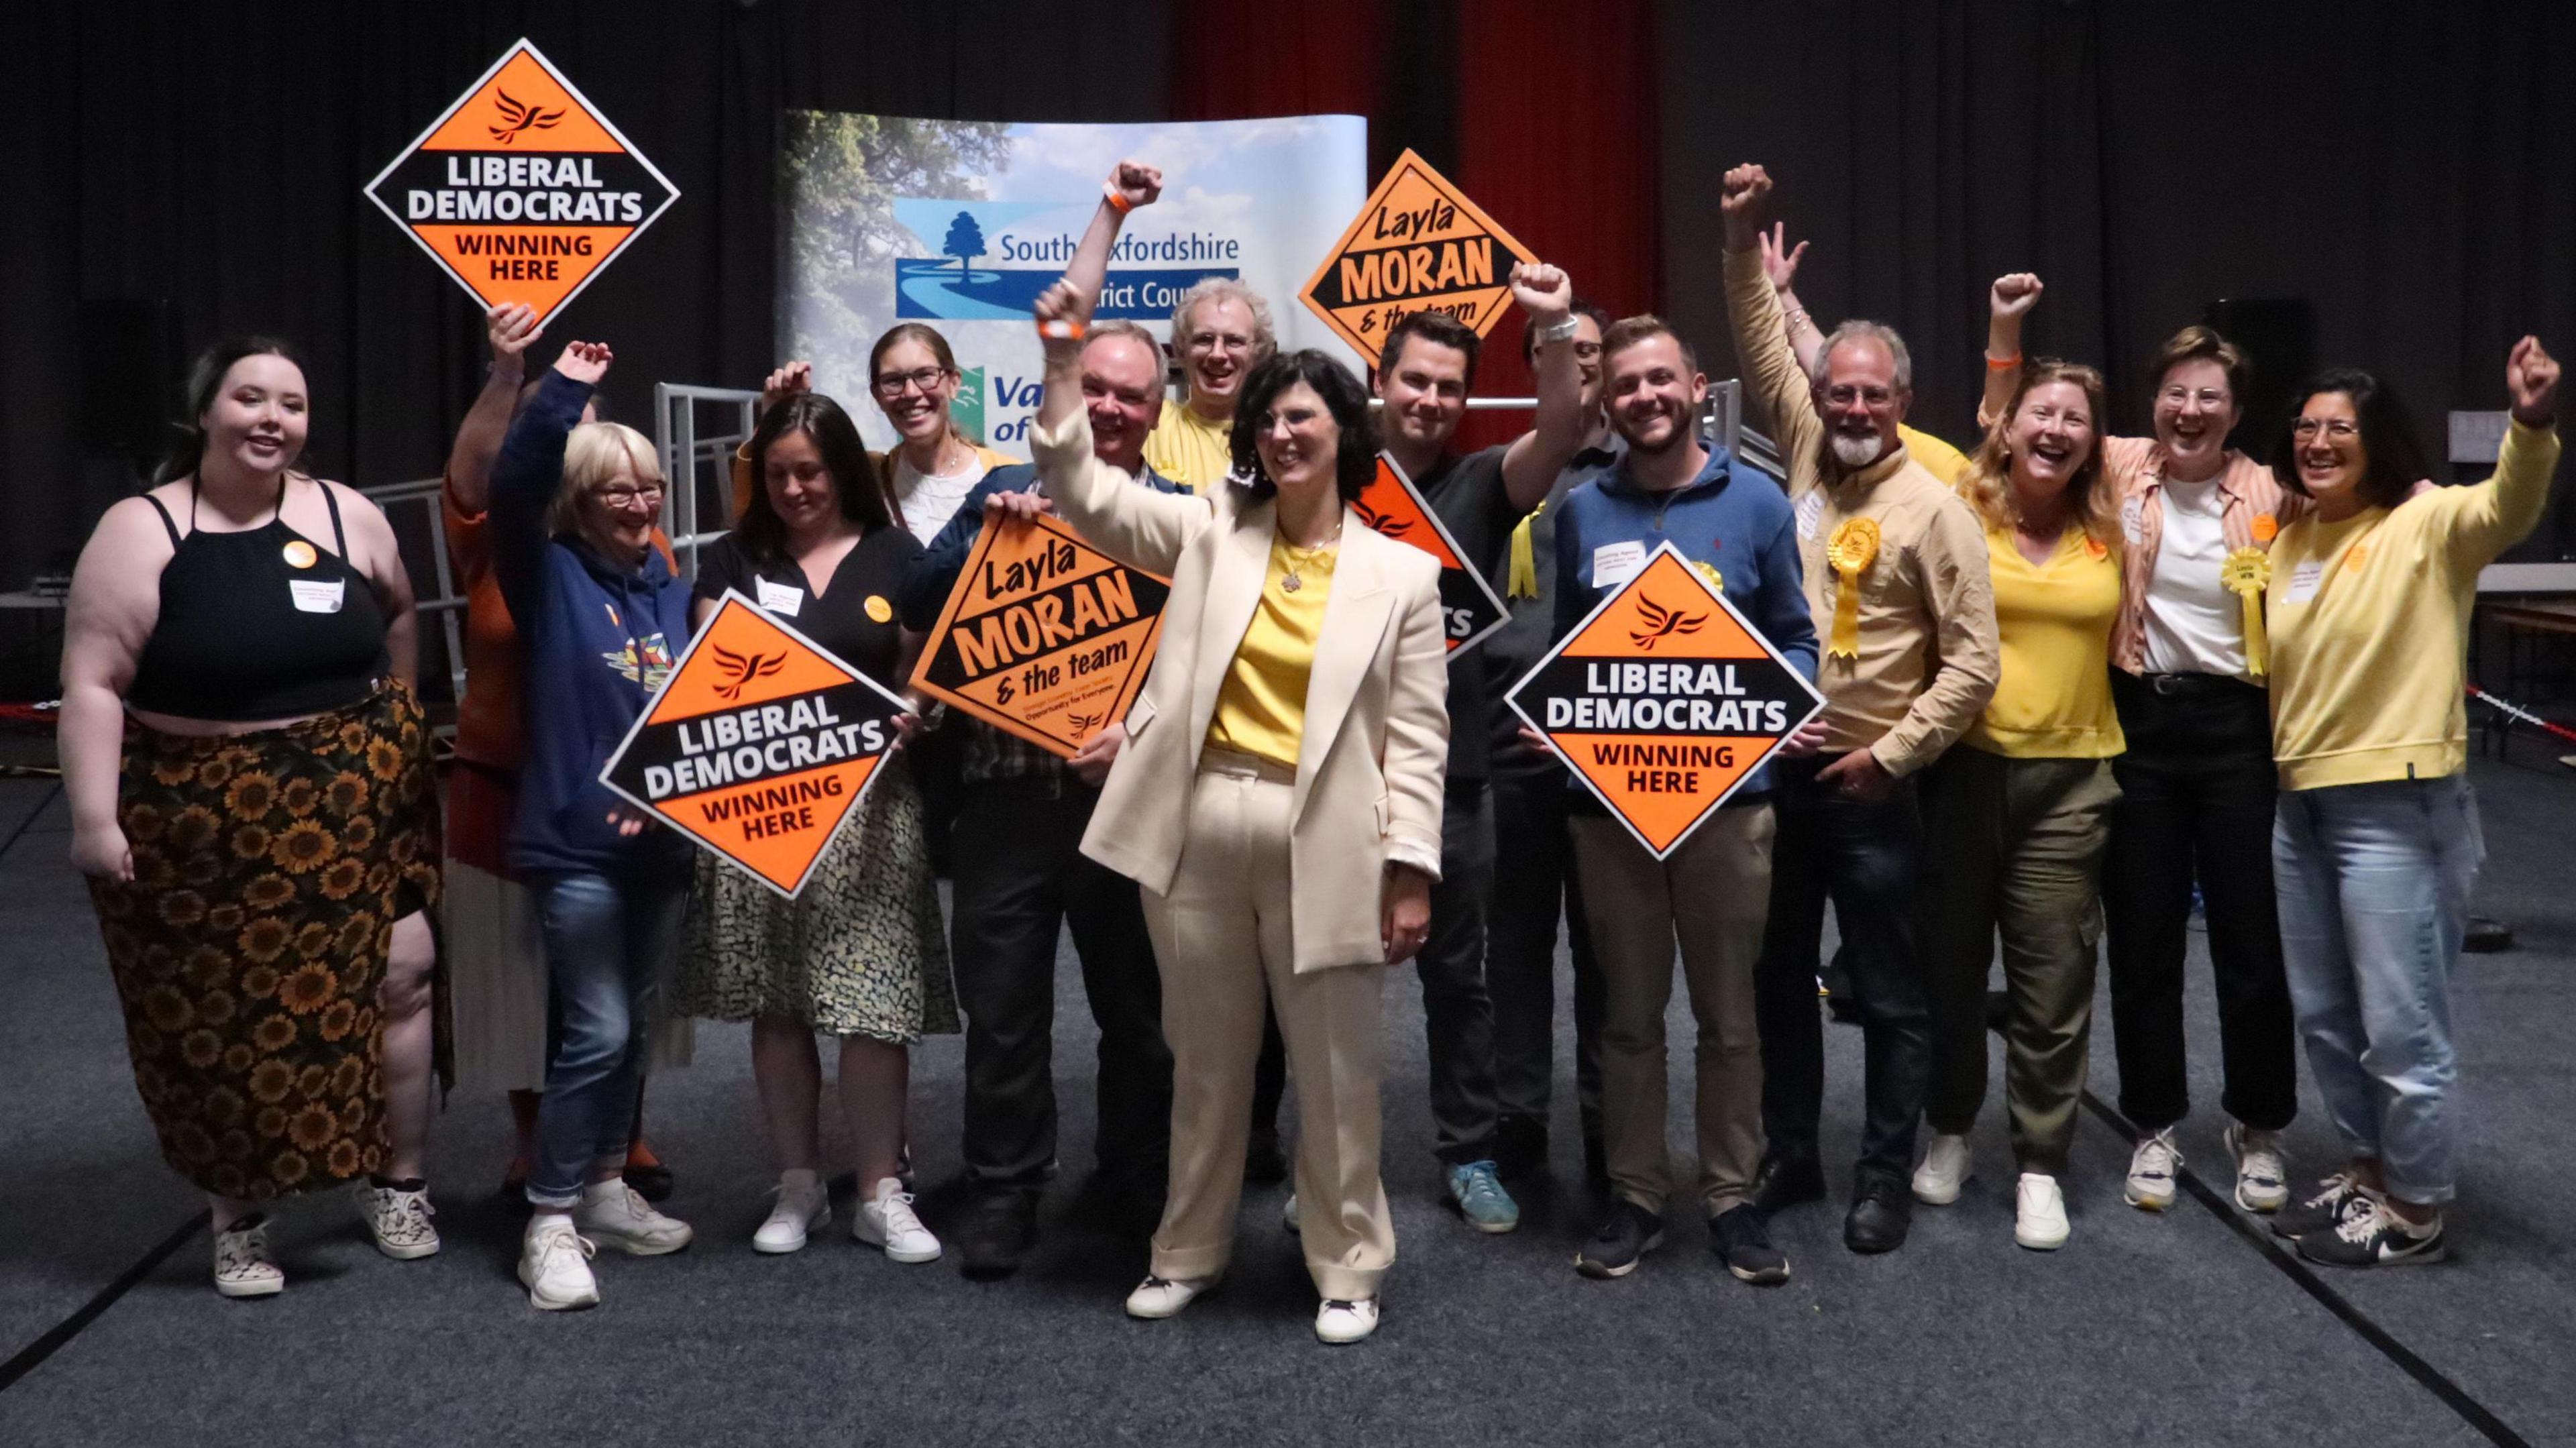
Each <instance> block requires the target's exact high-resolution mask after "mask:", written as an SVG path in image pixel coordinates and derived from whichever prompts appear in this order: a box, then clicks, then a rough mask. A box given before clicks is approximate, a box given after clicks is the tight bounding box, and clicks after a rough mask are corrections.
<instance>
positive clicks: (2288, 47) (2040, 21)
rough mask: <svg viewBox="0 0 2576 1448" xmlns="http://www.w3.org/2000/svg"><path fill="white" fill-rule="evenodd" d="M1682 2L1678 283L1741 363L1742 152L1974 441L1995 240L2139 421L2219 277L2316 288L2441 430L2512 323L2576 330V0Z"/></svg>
mask: <svg viewBox="0 0 2576 1448" xmlns="http://www.w3.org/2000/svg"><path fill="white" fill-rule="evenodd" d="M1662 24H1663V33H1664V37H1665V42H1666V43H1665V45H1664V47H1663V63H1664V64H1665V66H1666V67H1667V69H1666V71H1665V78H1666V83H1665V84H1664V86H1663V88H1662V95H1663V97H1664V101H1663V129H1664V134H1665V138H1666V140H1665V145H1664V149H1663V157H1664V161H1663V167H1664V185H1665V197H1666V206H1665V218H1666V221H1665V227H1666V230H1665V244H1664V257H1665V272H1666V289H1667V294H1668V297H1669V298H1670V306H1671V309H1672V311H1673V313H1674V314H1675V316H1676V319H1677V320H1678V322H1679V323H1680V324H1681V325H1682V326H1683V328H1684V330H1685V331H1686V332H1687V333H1688V334H1689V335H1691V336H1692V337H1693V338H1694V339H1695V340H1696V341H1698V342H1699V343H1700V344H1701V347H1702V352H1703V355H1706V356H1709V357H1711V358H1712V359H1715V360H1716V361H1717V362H1718V363H1719V364H1720V365H1723V363H1724V360H1725V359H1728V358H1730V357H1731V356H1732V355H1733V353H1732V348H1731V347H1730V346H1729V345H1728V336H1727V329H1726V316H1725V305H1724V298H1723V294H1722V291H1721V288H1720V284H1719V263H1718V258H1719V252H1720V229H1719V224H1718V207H1717V194H1718V178H1719V176H1720V175H1721V174H1722V173H1723V171H1724V170H1725V168H1726V167H1727V166H1728V165H1730V164H1732V163H1734V162H1736V161H1743V160H1758V161H1761V162H1763V163H1764V164H1765V165H1767V166H1768V167H1769V168H1770V169H1771V172H1772V174H1773V176H1774V177H1775V178H1776V179H1777V180H1778V181H1779V182H1780V184H1781V188H1782V192H1781V195H1780V197H1779V206H1778V211H1779V214H1780V216H1781V217H1782V219H1784V220H1785V221H1786V222H1787V223H1788V225H1789V229H1790V232H1791V234H1792V235H1793V236H1805V237H1810V238H1812V239H1813V240H1814V242H1815V248H1814V250H1813V251H1811V252H1810V253H1809V256H1808V260H1807V262H1806V264H1805V266H1804V268H1803V269H1802V271H1801V273H1800V276H1799V282H1798V286H1799V292H1800V295H1801V298H1802V299H1803V300H1805V301H1806V302H1808V303H1809V304H1810V305H1811V306H1812V307H1813V308H1814V309H1815V311H1816V312H1817V314H1818V316H1819V318H1820V319H1822V320H1824V321H1825V322H1826V324H1827V325H1830V324H1831V320H1832V319H1834V318H1837V317H1841V316H1844V315H1863V316H1873V317H1878V318H1881V319H1883V320H1886V321H1889V322H1891V323H1893V324H1895V325H1896V326H1897V327H1898V328H1899V329H1901V330H1902V331H1903V332H1904V333H1905V335H1906V338H1907V340H1908V342H1909V343H1910V344H1911V346H1912V349H1913V352H1914V359H1915V374H1916V376H1915V387H1916V392H1917V403H1916V419H1915V420H1916V422H1917V425H1918V426H1922V427H1924V428H1926V429H1928V430H1930V431H1933V432H1935V433H1939V434H1941V435H1943V436H1945V437H1947V438H1949V439H1950V440H1952V441H1954V442H1958V443H1960V444H1962V445H1966V444H1968V443H1969V442H1971V441H1972V436H1973V428H1974V411H1975V405H1976V395H1977V389H1978V388H1979V386H1980V385H1981V383H1982V376H1981V373H1980V371H1979V363H1978V356H1979V354H1980V351H1981V349H1982V346H1983V343H1984V338H1985V289H1986V286H1987V283H1989V282H1990V281H1991V280H1992V279H1993V278H1994V277H1995V276H1996V275H1997V274H1999V273H2001V272H2005V271H2019V270H2030V271H2036V272H2038V273H2040V274H2041V275H2042V277H2044V278H2045V279H2046V281H2047V283H2048V294H2047V297H2046V299H2045V300H2044V301H2043V303H2042V305H2041V309H2040V311H2039V313H2038V314H2037V315H2036V317H2035V318H2034V320H2033V322H2032V324H2031V328H2030V335H2029V337H2028V343H2029V345H2030V347H2031V349H2032V350H2033V351H2036V352H2048V353H2055V354H2060V355H2064V356H2068V357H2072V358H2075V359H2077V360H2081V361H2088V362H2093V363H2096V364H2097V365H2101V366H2102V367H2104V369H2105V370H2106V371H2107V372H2108V373H2109V375H2110V380H2111V384H2112V407H2111V420H2112V422H2113V424H2114V426H2115V427H2116V428H2118V429H2119V430H2120V431H2122V432H2143V431H2144V430H2145V429H2146V427H2147V416H2146V412H2147V403H2146V389H2147V386H2148V384H2149V381H2150V379H2149V378H2147V377H2146V376H2145V375H2144V374H2145V366H2146V362H2147V359H2148V358H2149V356H2151V354H2152V353H2153V351H2154V349H2155V347H2156V345H2157V344H2158V343H2159V342H2160V341H2162V340H2163V339H2164V338H2165V337H2166V336H2167V335H2169V334H2170V333H2171V332H2173V331H2174V329H2176V328H2177V327H2180V326H2182V325H2184V324H2186V323H2188V322H2192V321H2196V320H2199V319H2200V317H2201V315H2202V312H2203V308H2204V305H2205V304H2206V303H2208V302H2211V301H2213V300H2217V299H2221V298H2229V299H2242V298H2296V299H2304V300H2306V301H2307V302H2308V303H2309V304H2310V305H2311V307H2312V308H2313V310H2314V314H2315V317H2316V354H2317V357H2318V359H2319V360H2320V361H2323V362H2328V363H2349V364H2353V365H2360V366H2365V367H2369V368H2371V369H2373V370H2375V371H2377V372H2379V373H2380V374H2381V375H2382V376H2384V377H2385V378H2387V379H2388V380H2390V381H2391V382H2392V383H2393V384H2394V385H2395V386H2396V387H2397V388H2398V389H2399V390H2400V392H2401V393H2402V394H2403V395H2404V396H2405V398H2406V399H2407V401H2408V404H2409V406H2410V409H2411V411H2412V413H2413V415H2414V418H2415V421H2416V424H2417V426H2418V428H2419V429H2420V430H2421V431H2422V433H2423V435H2424V440H2425V442H2426V443H2427V445H2428V446H2429V447H2430V448H2431V449H2433V454H2434V456H2435V457H2439V456H2441V450H2442V445H2443V439H2444V417H2443V414H2444V413H2445V412H2447V411H2448V410H2450V409H2453V408H2468V409H2493V408H2500V407H2502V406H2503V405H2504V384H2503V372H2504V355H2505V349H2506V347H2507V346H2508V345H2509V344H2510V343H2511V342H2512V340H2513V339H2514V338H2516V337H2518V336H2520V335H2522V334H2523V333H2524V332H2530V331H2537V332H2538V333H2540V334H2541V336H2542V337H2543V338H2544V339H2545V340H2547V341H2548V342H2549V343H2550V344H2551V346H2552V347H2553V349H2554V350H2556V351H2558V352H2559V353H2561V354H2562V355H2566V354H2569V353H2576V64H2571V57H2576V5H2568V4H2565V3H2562V0H2488V3H2468V4H2453V5H2443V6H2432V5H2421V4H2413V3H2378V0H2345V3H2340V4H2335V5H2330V6H2327V5H2309V4H2292V3H2268V0H2158V3H2156V4H2152V5H2142V4H2130V3H2125V0H1813V3H1806V4H1799V5H1776V4H1775V5H1749V4H1717V5H1705V4H1693V3H1687V0H1667V3H1666V4H1665V5H1664V6H1663V13H1662ZM1713 370H1714V369H1713ZM2240 441H2244V442H2247V443H2250V444H2251V445H2253V446H2256V447H2258V448H2260V447H2267V446H2268V445H2269V443H2270V441H2271V440H2270V439H2269V438H2268V437H2267V438H2261V439H2241V440H2240ZM2558 542H2559V540H2558V538H2557V537H2556V536H2555V532H2554V530H2553V529H2550V528H2544V529H2543V531H2542V534H2541V536H2540V538H2539V539H2538V540H2535V543H2534V544H2533V545H2529V546H2528V547H2527V549H2526V552H2543V553H2549V552H2555V551H2557V549H2558ZM2517 556H2520V555H2517Z"/></svg>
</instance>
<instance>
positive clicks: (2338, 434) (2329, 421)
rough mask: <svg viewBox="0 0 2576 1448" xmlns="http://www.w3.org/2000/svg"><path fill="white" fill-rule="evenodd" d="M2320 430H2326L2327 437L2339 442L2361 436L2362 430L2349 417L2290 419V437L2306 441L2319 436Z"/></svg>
mask: <svg viewBox="0 0 2576 1448" xmlns="http://www.w3.org/2000/svg"><path fill="white" fill-rule="evenodd" d="M2319 428H2323V429H2325V434H2326V436H2328V437H2330V438H2333V439H2334V440H2335V441H2337V442H2345V441H2349V440H2350V439H2352V438H2356V437H2359V436H2361V429H2360V428H2359V427H2356V426H2354V424H2353V421H2352V419H2351V418H2348V417H2328V418H2315V417H2294V418H2292V419H2290V436H2292V437H2295V438H2299V439H2301V440H2303V441H2304V440H2305V439H2308V438H2312V437H2315V436H2316V435H2317V429H2319Z"/></svg>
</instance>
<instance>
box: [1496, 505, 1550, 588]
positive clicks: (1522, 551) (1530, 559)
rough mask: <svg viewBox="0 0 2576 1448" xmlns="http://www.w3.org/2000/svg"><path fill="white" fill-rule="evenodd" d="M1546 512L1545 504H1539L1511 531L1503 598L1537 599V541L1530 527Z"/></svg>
mask: <svg viewBox="0 0 2576 1448" xmlns="http://www.w3.org/2000/svg"><path fill="white" fill-rule="evenodd" d="M1546 511H1547V504H1546V503H1544V502H1541V503H1540V504H1539V505H1538V506H1537V507H1535V508H1532V509H1530V510H1529V516H1528V517H1526V518H1523V519H1521V521H1520V523H1519V525H1518V526H1516V527H1514V528H1513V529H1512V562H1511V569H1510V571H1509V573H1508V574H1507V575H1506V576H1505V578H1504V580H1503V597H1505V598H1536V597H1538V540H1537V538H1536V537H1535V536H1534V534H1533V532H1532V530H1531V525H1532V524H1534V523H1536V522H1537V521H1538V515H1539V514H1541V513H1544V512H1546Z"/></svg>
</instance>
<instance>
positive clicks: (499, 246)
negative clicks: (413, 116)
mask: <svg viewBox="0 0 2576 1448" xmlns="http://www.w3.org/2000/svg"><path fill="white" fill-rule="evenodd" d="M679 195H680V191H679V188H678V187H676V186H673V185H672V184H671V183H670V181H669V179H668V178H666V177H664V176H663V174H662V173H661V172H660V171H658V170H656V169H654V166H653V163H652V162H650V161H647V160H645V159H644V155H643V153H642V152H640V151H638V150H636V149H635V148H634V147H633V146H632V145H630V144H628V142H627V140H626V138H625V137H624V136H623V135H620V134H619V133H618V130H617V128H616V127H615V126H613V125H610V124H609V121H608V117H607V116H605V115H603V114H602V113H601V112H600V110H599V108H598V107H597V106H594V105H592V104H591V103H590V101H589V100H588V99H587V98H585V97H584V96H583V95H582V93H581V92H580V91H578V90H575V89H574V88H573V84H572V82H571V81H569V80H566V79H564V75H563V72H562V71H559V70H557V69H555V67H554V65H553V63H552V62H550V61H548V60H547V59H546V58H545V57H544V56H543V55H540V54H538V53H537V48H536V47H535V46H533V45H530V44H529V43H528V42H526V41H524V40H522V41H520V42H519V43H518V44H516V45H513V46H511V47H510V49H509V50H508V51H507V52H505V53H504V54H503V55H502V57H501V59H500V60H499V61H498V62H496V63H494V65H493V67H492V68H491V69H490V70H487V71H485V72H484V73H483V78H482V79H481V80H478V81H476V82H475V83H474V84H473V85H471V86H469V87H467V89H466V92H465V94H464V95H463V96H462V97H460V98H458V100H457V102H456V104H454V105H452V106H449V107H448V108H447V111H446V113H445V114H443V115H441V116H440V117H439V118H438V119H437V120H435V121H432V122H431V123H430V126H429V129H428V130H426V131H423V132H421V133H420V137H419V139H417V140H415V141H413V142H412V143H411V145H410V146H408V147H406V148H404V150H403V153H402V154H401V155H399V156H397V157H395V158H394V161H393V164H392V165H390V166H387V167H386V168H385V169H384V170H383V171H382V172H380V173H378V175H377V176H376V179H375V180H373V181H370V182H368V183H367V196H368V198H369V199H370V200H372V201H374V202H375V203H376V205H378V206H380V207H382V208H383V209H384V213H385V214H386V215H387V216H390V217H392V218H393V219H394V223H395V224H396V225H398V226H400V227H402V228H403V229H404V230H405V231H407V232H409V233H410V234H411V238H412V240H414V241H416V242H419V243H420V245H421V248H422V250H424V251H427V252H428V253H429V254H430V255H431V256H433V257H435V258H437V259H438V264H439V265H440V266H441V267H443V268H445V269H446V271H447V274H448V275H449V276H451V277H454V278H455V279H456V281H457V284H458V285H460V286H462V287H464V288H465V290H466V291H468V292H470V293H472V294H473V295H474V299H475V300H476V301H479V302H481V303H482V304H483V305H484V306H486V307H492V306H499V305H501V304H503V303H507V302H524V303H526V304H527V305H529V306H531V307H533V308H535V309H536V313H537V320H538V321H540V322H542V321H544V320H545V319H546V318H547V317H549V316H552V315H553V314H554V313H555V311H556V310H557V309H559V308H561V307H562V306H563V304H564V303H566V302H568V301H571V300H572V299H573V297H574V295H575V294H577V293H578V292H580V291H581V289H582V288H583V287H585V286H588V285H589V284H590V281H591V278H593V277H596V276H598V275H599V273H600V269H601V268H603V267H605V266H607V265H608V261H609V258H611V257H613V256H615V255H617V253H619V252H620V251H623V250H625V249H626V246H627V244H628V243H629V242H632V241H633V240H634V239H635V237H636V235H637V234H638V233H640V232H642V231H643V230H644V228H645V227H648V226H650V225H652V224H653V221H654V218H656V217H658V216H660V215H661V214H662V213H663V211H664V210H665V209H667V208H668V207H669V206H670V204H671V203H672V202H673V201H676V200H678V199H679Z"/></svg>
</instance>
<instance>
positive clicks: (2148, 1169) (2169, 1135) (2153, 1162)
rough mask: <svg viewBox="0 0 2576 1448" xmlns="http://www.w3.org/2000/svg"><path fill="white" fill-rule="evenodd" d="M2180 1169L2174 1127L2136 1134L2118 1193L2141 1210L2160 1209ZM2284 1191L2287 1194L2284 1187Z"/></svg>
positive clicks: (2167, 1202)
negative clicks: (2125, 1180)
mask: <svg viewBox="0 0 2576 1448" xmlns="http://www.w3.org/2000/svg"><path fill="white" fill-rule="evenodd" d="M2181 1171H2182V1148H2181V1147H2179V1146H2176V1145H2174V1134H2173V1128H2172V1127H2170V1126H2168V1127H2166V1128H2165V1129H2164V1130H2162V1131H2158V1132H2151V1133H2149V1134H2148V1135H2145V1136H2142V1137H2139V1138H2138V1147H2137V1150H2135V1151H2132V1152H2130V1153H2129V1181H2128V1185H2127V1186H2125V1187H2123V1188H2121V1191H2120V1194H2121V1195H2122V1196H2124V1197H2126V1198H2127V1199H2128V1202H2129V1205H2130V1206H2133V1207H2136V1208H2137V1209H2138V1210H2139V1211H2142V1212H2161V1211H2163V1210H2164V1209H2165V1208H2167V1207H2170V1206H2172V1205H2173V1199H2174V1179H2175V1177H2176V1176H2177V1175H2178V1174H2180V1173H2181ZM2283 1195H2285V1196H2286V1195H2288V1193H2287V1192H2286V1191H2285V1192H2284V1193H2283Z"/></svg>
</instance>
